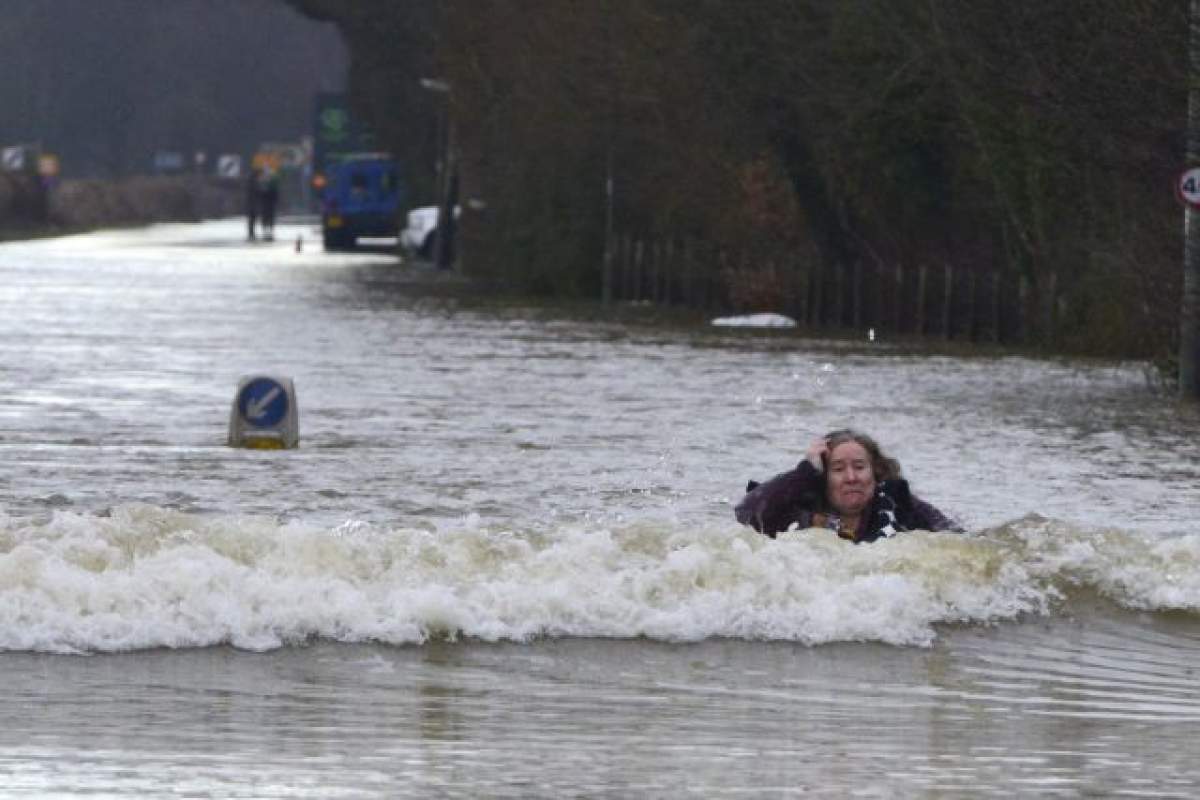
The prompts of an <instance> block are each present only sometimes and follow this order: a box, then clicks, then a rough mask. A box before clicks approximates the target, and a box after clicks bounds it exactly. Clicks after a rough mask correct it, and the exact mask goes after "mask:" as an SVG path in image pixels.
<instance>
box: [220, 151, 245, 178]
mask: <svg viewBox="0 0 1200 800" xmlns="http://www.w3.org/2000/svg"><path fill="white" fill-rule="evenodd" d="M217 174H218V175H220V176H221V177H222V178H240V177H242V157H241V156H239V155H235V154H232V153H225V154H223V155H220V156H217Z"/></svg>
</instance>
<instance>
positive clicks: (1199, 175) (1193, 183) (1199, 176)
mask: <svg viewBox="0 0 1200 800" xmlns="http://www.w3.org/2000/svg"><path fill="white" fill-rule="evenodd" d="M1175 191H1176V193H1177V194H1178V195H1179V199H1180V200H1182V201H1183V202H1184V203H1187V204H1188V205H1189V206H1191V207H1193V208H1200V167H1192V168H1191V169H1189V170H1185V171H1184V173H1183V174H1182V175H1180V176H1179V182H1178V183H1177V184H1176V185H1175Z"/></svg>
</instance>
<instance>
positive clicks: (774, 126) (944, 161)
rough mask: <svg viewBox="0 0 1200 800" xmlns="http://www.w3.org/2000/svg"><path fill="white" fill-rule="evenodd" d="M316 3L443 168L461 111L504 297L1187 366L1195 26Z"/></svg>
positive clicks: (1168, 4) (570, 6)
mask: <svg viewBox="0 0 1200 800" xmlns="http://www.w3.org/2000/svg"><path fill="white" fill-rule="evenodd" d="M290 2H291V3H292V5H294V6H296V7H298V8H300V9H301V10H303V11H305V12H306V13H310V14H313V15H316V16H317V17H318V18H325V19H330V20H333V21H335V22H338V24H339V25H340V26H341V27H342V30H343V32H344V33H345V35H346V36H347V39H348V42H349V44H350V47H351V50H352V54H353V55H352V58H353V63H354V64H355V65H357V66H356V67H352V69H351V82H352V90H354V91H356V92H358V93H359V95H360V100H361V102H362V104H363V106H364V107H365V108H369V109H372V110H373V113H374V114H375V115H376V117H377V118H378V119H379V120H380V121H381V124H385V123H386V120H387V119H389V118H390V119H392V122H391V124H390V127H389V130H390V131H391V138H392V141H393V142H394V143H395V145H396V147H397V149H398V150H400V151H401V152H405V153H408V154H411V155H412V157H413V158H416V159H419V160H420V161H421V162H422V163H429V164H432V163H433V157H432V156H431V155H430V153H431V148H433V147H434V142H433V137H434V136H435V135H436V134H433V133H431V131H432V130H434V123H433V122H432V119H433V116H432V115H433V112H435V111H436V104H435V103H434V102H433V101H434V100H436V99H437V98H431V97H430V96H428V94H427V93H426V95H425V96H421V93H420V89H419V85H418V79H419V78H420V77H422V76H428V75H430V74H431V73H436V74H437V76H438V77H442V78H444V79H446V80H447V81H448V82H449V83H450V84H451V86H452V87H453V90H452V93H451V94H450V96H449V98H448V99H449V110H450V117H451V119H452V121H453V128H452V130H453V142H454V145H455V150H456V152H457V155H458V164H459V166H460V168H461V176H462V188H463V195H464V197H477V198H480V199H482V200H483V201H485V202H486V207H484V209H483V210H481V211H478V210H476V211H468V212H467V213H466V214H465V217H464V221H463V225H462V231H463V236H464V242H463V247H462V251H461V252H462V265H463V268H464V269H465V270H466V271H468V272H469V273H471V274H474V275H477V276H479V277H481V278H484V279H488V280H492V281H495V282H496V283H497V284H502V285H506V286H509V287H512V288H514V289H517V290H521V291H530V292H537V293H543V294H553V295H567V296H592V297H607V298H612V299H616V300H622V299H634V300H636V299H648V300H654V301H658V302H675V303H687V304H690V305H699V306H705V307H711V308H714V309H715V308H720V309H728V310H744V311H759V310H772V311H782V312H785V313H791V314H793V315H794V316H796V317H798V318H799V319H801V320H802V321H803V322H804V323H806V324H809V325H812V326H814V327H822V328H850V327H858V328H862V327H867V326H870V327H875V328H879V329H882V330H889V331H896V332H900V333H906V334H907V333H916V334H925V335H938V336H944V337H947V338H956V339H959V338H960V339H970V340H983V341H987V340H994V341H1000V342H1021V343H1027V344H1035V345H1045V346H1050V347H1054V348H1056V349H1067V350H1072V351H1083V352H1096V353H1107V354H1120V355H1132V356H1153V357H1158V356H1163V355H1166V354H1169V353H1171V352H1173V349H1174V346H1173V341H1174V339H1175V338H1176V337H1177V324H1178V323H1177V321H1178V298H1179V291H1180V282H1181V278H1180V274H1181V268H1180V258H1181V255H1180V253H1181V247H1182V245H1181V230H1180V227H1181V226H1180V221H1181V214H1180V212H1179V208H1178V205H1177V204H1176V201H1175V199H1174V198H1173V196H1172V192H1171V187H1172V184H1173V181H1174V177H1175V174H1176V173H1177V172H1178V169H1179V167H1180V166H1181V160H1182V153H1183V133H1184V131H1183V126H1184V124H1185V119H1186V88H1187V84H1186V80H1185V71H1186V65H1187V30H1188V29H1187V10H1188V9H1187V4H1186V3H1185V2H1183V1H1182V0H1087V1H1086V2H1083V0H1062V2H1054V3H1046V2H1045V1H1044V0H1006V1H1005V2H997V1H996V0H955V1H954V2H951V1H950V0H913V1H912V2H904V3H896V2H883V1H882V0H841V1H840V2H836V3H830V2H827V1H826V0H750V1H749V2H729V0H577V1H576V0H538V1H537V2H522V3H516V2H513V0H442V2H439V3H434V2H432V1H431V0H409V1H408V2H382V0H363V2H357V3H353V4H343V3H337V2H332V0H290ZM388 34H393V35H388ZM356 76H357V79H356ZM371 76H373V79H370V80H368V78H369V77H371ZM381 76H382V78H383V79H382V80H381V79H380V78H381ZM401 117H403V119H400V118H401ZM422 120H423V122H422ZM426 180H427V182H428V180H429V179H428V177H427V178H426ZM608 187H611V193H610V192H609V191H608Z"/></svg>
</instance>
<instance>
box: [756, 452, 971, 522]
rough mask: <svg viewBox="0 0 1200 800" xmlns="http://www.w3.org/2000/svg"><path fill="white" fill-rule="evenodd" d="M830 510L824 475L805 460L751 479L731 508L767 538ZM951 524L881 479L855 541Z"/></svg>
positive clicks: (902, 483)
mask: <svg viewBox="0 0 1200 800" xmlns="http://www.w3.org/2000/svg"><path fill="white" fill-rule="evenodd" d="M830 513H832V512H830V510H829V509H828V503H826V501H825V479H824V476H823V475H822V474H821V473H820V472H818V471H817V469H816V467H814V466H813V465H812V464H810V463H809V462H808V461H807V460H806V461H801V462H800V463H799V464H798V465H797V466H796V468H795V469H793V470H789V471H787V472H781V473H780V474H778V475H776V476H775V477H774V478H771V479H770V480H769V481H767V482H766V483H756V482H755V481H750V483H749V484H748V485H747V486H746V496H745V497H743V498H742V501H741V502H740V503H738V504H737V507H736V508H735V509H734V515H735V516H736V517H737V521H738V522H740V523H742V524H743V525H750V526H751V527H753V528H754V529H755V530H756V531H758V532H759V533H765V534H766V535H767V536H770V537H771V538H772V539H773V538H775V534H777V533H780V532H782V531H786V530H787V529H788V528H790V527H791V526H792V525H796V526H797V527H798V528H810V527H813V525H814V515H815V514H830ZM956 529H957V527H956V526H955V524H954V523H953V522H951V521H950V520H949V519H947V518H946V516H945V515H944V514H942V512H940V511H938V510H937V509H936V508H934V507H933V506H931V505H930V504H929V503H926V502H925V501H923V500H921V499H919V498H918V497H916V496H915V495H914V494H913V493H912V492H911V491H909V488H908V481H906V480H900V479H897V480H886V481H879V482H878V483H877V484H876V485H875V496H874V497H873V498H871V503H870V505H869V506H868V507H867V508H866V510H865V511H863V514H862V518H861V519H860V520H859V525H858V531H857V535H856V536H855V541H856V542H873V541H875V540H876V539H879V538H885V537H888V536H894V535H895V534H897V533H900V532H901V531H912V530H922V531H944V530H956Z"/></svg>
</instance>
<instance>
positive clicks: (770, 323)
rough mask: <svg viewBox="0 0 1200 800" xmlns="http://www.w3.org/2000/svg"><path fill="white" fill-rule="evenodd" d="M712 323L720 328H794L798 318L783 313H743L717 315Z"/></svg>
mask: <svg viewBox="0 0 1200 800" xmlns="http://www.w3.org/2000/svg"><path fill="white" fill-rule="evenodd" d="M712 324H713V325H715V326H717V327H719V328H794V327H796V320H794V319H792V318H791V317H785V316H784V315H783V314H743V315H741V316H737V317H717V318H716V319H714V320H713V321H712Z"/></svg>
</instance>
